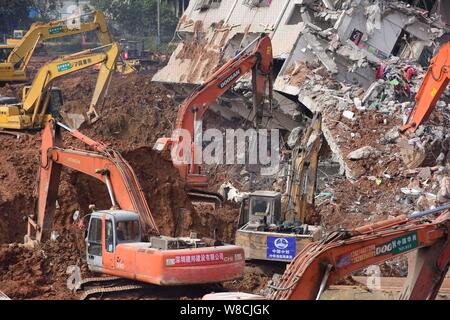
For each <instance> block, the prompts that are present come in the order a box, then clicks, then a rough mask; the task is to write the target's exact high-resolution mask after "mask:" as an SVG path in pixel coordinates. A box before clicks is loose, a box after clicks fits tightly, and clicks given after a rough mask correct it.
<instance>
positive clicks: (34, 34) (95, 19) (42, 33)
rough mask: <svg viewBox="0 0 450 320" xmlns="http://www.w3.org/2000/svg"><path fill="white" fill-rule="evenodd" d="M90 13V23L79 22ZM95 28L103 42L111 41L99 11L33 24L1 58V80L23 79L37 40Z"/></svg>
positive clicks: (69, 34) (79, 32) (103, 43)
mask: <svg viewBox="0 0 450 320" xmlns="http://www.w3.org/2000/svg"><path fill="white" fill-rule="evenodd" d="M86 16H90V17H91V20H90V21H89V22H81V19H82V18H83V17H86ZM89 31H96V32H97V36H98V39H99V41H100V43H101V44H102V45H107V44H111V43H112V42H113V38H112V36H111V33H110V32H109V30H108V25H107V23H106V20H105V16H104V15H103V13H102V12H100V11H95V12H92V13H87V14H83V15H80V16H74V17H70V18H68V19H64V20H58V21H53V22H49V23H35V24H33V25H32V26H31V28H30V30H28V32H27V33H26V34H25V36H24V37H23V38H22V39H21V40H20V41H19V42H18V44H17V45H16V46H15V47H14V48H13V50H12V51H11V53H10V54H9V56H8V57H7V59H6V61H4V62H2V61H0V66H1V67H0V83H2V82H3V83H4V82H15V81H26V72H25V71H26V68H27V66H28V63H29V61H30V59H31V57H32V56H33V53H34V50H35V48H36V46H37V44H38V43H39V42H40V41H46V40H49V39H55V38H61V37H66V36H72V35H76V34H81V33H84V32H89Z"/></svg>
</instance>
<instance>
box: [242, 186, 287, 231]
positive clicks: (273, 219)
mask: <svg viewBox="0 0 450 320" xmlns="http://www.w3.org/2000/svg"><path fill="white" fill-rule="evenodd" d="M280 220H281V193H279V192H273V191H256V192H253V193H252V194H250V196H249V197H248V198H247V199H245V200H244V201H243V203H242V206H241V216H240V221H239V224H240V226H243V225H244V224H248V225H249V227H250V228H252V229H255V230H264V229H266V228H267V227H269V226H270V225H276V224H277V223H278V222H279V221H280Z"/></svg>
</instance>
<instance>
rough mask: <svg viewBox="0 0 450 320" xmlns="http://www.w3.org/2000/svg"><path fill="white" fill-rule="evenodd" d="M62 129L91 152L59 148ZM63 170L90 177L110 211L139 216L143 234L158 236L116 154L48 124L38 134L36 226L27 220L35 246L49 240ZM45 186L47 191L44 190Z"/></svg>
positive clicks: (135, 184) (133, 181)
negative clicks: (104, 188) (101, 189)
mask: <svg viewBox="0 0 450 320" xmlns="http://www.w3.org/2000/svg"><path fill="white" fill-rule="evenodd" d="M61 127H62V128H65V129H67V130H68V131H69V133H70V134H71V135H72V136H73V137H74V138H76V139H78V140H80V141H82V142H84V143H85V144H87V145H88V146H90V147H91V148H92V149H94V150H95V151H94V152H91V151H85V150H75V149H64V148H62V147H61V133H60V128H61ZM62 167H67V168H70V169H72V170H75V171H77V172H82V173H84V174H86V175H89V176H91V177H94V178H96V179H98V180H100V181H101V182H103V183H104V184H105V185H106V186H107V189H108V193H109V195H110V199H111V203H112V207H113V208H116V209H119V208H120V209H122V210H128V211H133V212H138V213H140V217H141V221H142V225H143V226H144V232H145V233H146V234H153V235H159V231H158V227H157V226H156V223H155V221H154V219H153V216H152V214H151V211H150V208H149V207H148V205H147V201H146V200H145V195H144V193H143V191H142V188H141V187H140V185H139V182H138V180H137V177H136V175H135V173H134V172H133V170H132V169H131V167H130V165H129V164H128V162H127V161H126V160H125V159H124V158H123V157H122V156H121V155H120V154H119V153H118V152H116V151H114V150H112V149H109V148H108V147H107V146H106V145H104V144H102V143H98V142H96V141H94V140H92V139H90V138H88V137H86V136H84V135H83V134H82V133H81V132H79V131H77V130H72V129H70V128H68V127H66V126H64V125H61V124H57V125H56V126H55V123H54V121H51V122H50V123H49V124H48V125H47V126H46V127H45V129H44V131H43V134H42V155H41V164H40V171H39V197H38V208H37V212H38V215H37V219H36V222H34V221H32V220H31V219H29V222H30V224H29V229H28V230H29V234H28V236H29V237H30V238H31V237H32V234H31V233H30V231H31V230H32V228H30V227H32V226H36V227H35V231H36V234H35V237H34V238H35V239H36V240H37V241H38V242H41V241H45V240H47V239H49V236H50V232H51V230H52V222H53V217H54V212H55V201H56V197H57V194H58V186H59V182H60V172H61V168H62ZM45 186H48V187H45Z"/></svg>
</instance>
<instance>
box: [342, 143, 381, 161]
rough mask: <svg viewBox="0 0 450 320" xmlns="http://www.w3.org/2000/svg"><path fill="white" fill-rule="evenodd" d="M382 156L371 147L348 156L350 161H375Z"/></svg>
mask: <svg viewBox="0 0 450 320" xmlns="http://www.w3.org/2000/svg"><path fill="white" fill-rule="evenodd" d="M380 155H381V152H380V151H379V150H377V149H375V148H373V147H371V146H366V147H362V148H360V149H358V150H355V151H352V152H350V153H349V154H348V155H347V159H349V160H363V159H369V158H372V159H375V158H377V157H379V156H380Z"/></svg>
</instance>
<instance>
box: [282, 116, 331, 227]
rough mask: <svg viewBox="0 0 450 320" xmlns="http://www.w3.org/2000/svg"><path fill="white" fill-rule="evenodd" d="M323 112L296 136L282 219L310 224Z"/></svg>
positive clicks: (320, 143)
mask: <svg viewBox="0 0 450 320" xmlns="http://www.w3.org/2000/svg"><path fill="white" fill-rule="evenodd" d="M322 142H323V141H322V114H321V113H315V114H314V117H313V119H312V122H311V125H310V126H309V127H308V128H307V130H306V132H305V133H304V134H303V136H302V137H301V138H300V137H299V138H298V140H297V143H296V144H295V146H294V148H293V150H292V164H291V166H292V170H291V172H290V173H289V184H288V187H287V195H288V196H287V198H286V199H285V200H284V203H283V204H284V206H285V208H286V210H283V211H284V212H285V220H286V221H291V222H293V221H295V220H298V221H300V222H301V223H308V224H309V223H311V221H308V220H311V218H312V217H313V216H314V203H315V196H316V186H317V170H318V167H319V152H320V149H321V147H322Z"/></svg>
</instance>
